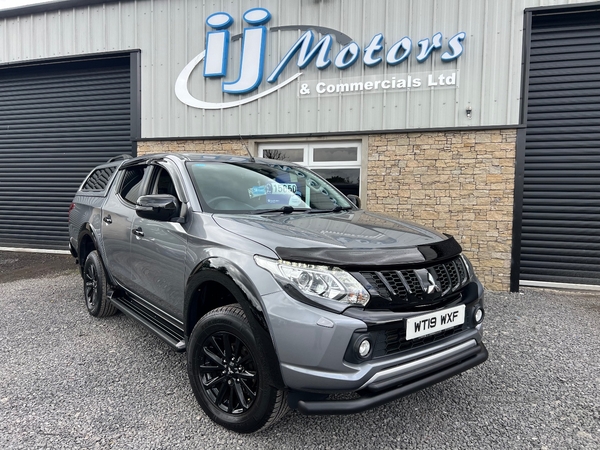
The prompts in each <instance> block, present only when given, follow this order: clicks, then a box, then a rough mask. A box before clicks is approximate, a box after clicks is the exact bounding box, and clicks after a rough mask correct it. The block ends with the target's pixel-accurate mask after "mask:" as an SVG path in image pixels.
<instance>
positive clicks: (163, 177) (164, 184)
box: [151, 167, 179, 199]
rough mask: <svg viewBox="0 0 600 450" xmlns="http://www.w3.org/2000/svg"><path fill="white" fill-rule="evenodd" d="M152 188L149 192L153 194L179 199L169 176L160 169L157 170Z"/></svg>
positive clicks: (164, 170) (165, 171)
mask: <svg viewBox="0 0 600 450" xmlns="http://www.w3.org/2000/svg"><path fill="white" fill-rule="evenodd" d="M152 186H153V187H152V189H151V192H152V193H153V194H169V195H172V196H174V197H176V198H177V199H179V197H178V195H177V191H176V190H175V184H174V183H173V179H172V178H171V175H169V172H167V170H166V169H164V168H162V167H161V168H159V169H158V175H157V176H156V178H155V181H154V183H153V185H152Z"/></svg>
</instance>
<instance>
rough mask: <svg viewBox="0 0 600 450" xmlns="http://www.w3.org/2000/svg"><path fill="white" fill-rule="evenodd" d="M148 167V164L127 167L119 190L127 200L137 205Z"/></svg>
mask: <svg viewBox="0 0 600 450" xmlns="http://www.w3.org/2000/svg"><path fill="white" fill-rule="evenodd" d="M147 168H148V166H137V167H130V168H129V169H125V173H124V174H123V181H122V182H121V188H120V190H119V194H120V195H121V197H122V198H123V199H124V200H125V201H127V202H129V203H132V204H134V205H135V203H136V202H137V199H138V198H139V196H140V189H141V188H142V181H143V179H144V173H145V172H146V169H147Z"/></svg>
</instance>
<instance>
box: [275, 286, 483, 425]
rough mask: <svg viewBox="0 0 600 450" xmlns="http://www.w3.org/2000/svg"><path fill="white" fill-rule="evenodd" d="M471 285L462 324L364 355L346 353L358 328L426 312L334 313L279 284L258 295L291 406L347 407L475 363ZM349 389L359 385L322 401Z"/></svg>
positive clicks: (324, 410) (478, 336)
mask: <svg viewBox="0 0 600 450" xmlns="http://www.w3.org/2000/svg"><path fill="white" fill-rule="evenodd" d="M471 287H472V289H469V293H468V294H465V295H464V297H463V298H462V300H461V302H460V303H463V304H465V306H466V311H467V315H466V316H465V320H466V322H465V325H464V326H463V328H462V329H458V330H457V331H456V332H454V333H453V334H450V335H448V336H445V335H444V336H441V338H438V337H436V338H435V339H431V340H429V341H427V342H422V343H419V344H418V345H415V346H414V347H413V348H406V349H404V348H402V349H398V350H394V351H391V352H389V353H388V354H385V355H384V356H380V357H374V358H372V359H369V360H365V361H362V362H353V361H350V360H349V359H348V357H347V350H348V348H351V347H349V343H350V342H352V339H353V337H354V336H356V335H357V333H358V334H360V335H365V334H368V333H371V332H373V333H379V331H375V330H380V329H381V328H382V327H383V328H384V329H387V328H389V327H390V326H398V324H399V323H400V322H402V321H403V320H406V318H409V317H411V316H415V315H420V314H423V313H426V312H427V311H420V312H415V313H387V314H375V315H369V314H346V313H345V314H337V313H334V312H328V311H324V310H322V309H318V308H315V307H313V306H310V305H306V304H304V303H301V302H299V301H297V300H295V299H292V298H291V297H289V296H288V295H287V294H286V293H285V292H283V291H279V292H276V293H272V294H268V295H266V296H263V299H264V300H265V306H266V309H267V312H268V314H266V317H267V318H268V320H269V328H270V331H271V333H272V337H273V343H274V345H275V348H276V351H277V356H278V359H279V363H280V369H281V375H282V378H283V381H284V384H285V385H286V387H288V388H289V389H290V396H289V398H290V406H292V408H295V409H298V410H299V411H300V412H302V413H304V414H350V413H354V412H359V411H363V410H366V409H369V408H373V407H376V406H378V405H381V404H384V403H386V402H389V401H392V400H394V399H396V398H399V397H402V396H405V395H408V394H410V393H412V392H415V391H417V390H419V389H423V388H425V387H427V386H430V385H432V384H435V383H438V382H440V381H443V380H445V379H447V378H449V377H451V376H453V375H456V374H458V373H461V372H463V371H465V370H468V369H470V368H472V367H474V366H476V365H478V364H481V363H482V362H484V361H485V360H486V359H487V356H488V353H487V350H486V349H485V346H484V345H483V344H482V342H481V340H482V326H481V324H480V325H476V324H475V323H474V322H473V312H474V311H475V309H476V308H477V307H480V306H483V289H482V288H481V285H480V284H479V283H478V282H474V283H473V285H472V286H471ZM465 292H466V291H465ZM387 319H391V322H393V323H391V324H390V323H388V322H387ZM401 326H403V325H401ZM380 335H381V334H380ZM372 336H374V334H372ZM402 339H404V337H403V335H402ZM350 392H357V393H358V394H359V395H360V398H358V399H353V400H339V401H338V400H325V399H326V398H327V396H328V395H329V394H338V393H350Z"/></svg>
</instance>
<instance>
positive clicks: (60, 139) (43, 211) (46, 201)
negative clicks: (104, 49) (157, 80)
mask: <svg viewBox="0 0 600 450" xmlns="http://www.w3.org/2000/svg"><path fill="white" fill-rule="evenodd" d="M130 72H131V70H130V56H129V55H125V56H123V57H111V58H104V59H97V60H88V61H77V62H75V61H73V62H62V63H57V64H41V65H36V66H31V67H20V68H9V67H2V68H0V247H17V248H35V249H60V250H66V249H68V211H69V205H70V203H71V200H72V199H73V196H74V194H75V192H76V191H77V188H78V187H79V185H80V184H81V182H82V181H83V179H84V178H85V176H86V175H87V174H88V172H89V171H90V170H91V169H92V168H93V167H94V166H96V165H98V164H101V163H103V162H106V161H107V160H108V159H109V158H110V157H112V156H116V155H119V154H124V153H126V154H131V153H132V148H133V147H132V139H131V81H130V78H131V77H130Z"/></svg>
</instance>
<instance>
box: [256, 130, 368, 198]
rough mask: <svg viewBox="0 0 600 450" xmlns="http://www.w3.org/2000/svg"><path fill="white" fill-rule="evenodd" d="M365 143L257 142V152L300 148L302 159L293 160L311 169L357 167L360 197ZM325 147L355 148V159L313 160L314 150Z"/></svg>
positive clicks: (363, 190)
mask: <svg viewBox="0 0 600 450" xmlns="http://www.w3.org/2000/svg"><path fill="white" fill-rule="evenodd" d="M364 145H365V142H364V140H362V139H352V140H323V141H304V142H302V141H277V142H260V143H257V154H258V157H259V158H264V156H263V155H264V151H265V150H287V149H290V150H297V149H302V150H304V152H303V159H302V161H301V162H300V161H298V162H294V163H295V164H300V165H302V166H304V167H307V168H309V169H311V170H313V169H315V170H319V169H359V181H358V190H359V196H360V197H362V196H363V194H364V193H366V186H365V185H364V182H363V178H364V174H365V173H366V170H367V168H366V167H365V165H364V162H365V161H366V156H365V155H363V146H364ZM315 148H317V149H327V148H356V161H314V150H315Z"/></svg>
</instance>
